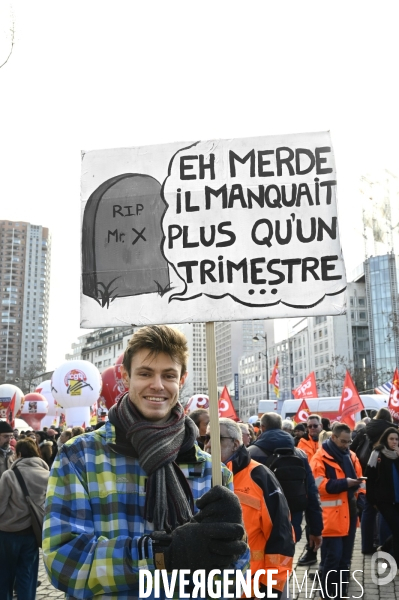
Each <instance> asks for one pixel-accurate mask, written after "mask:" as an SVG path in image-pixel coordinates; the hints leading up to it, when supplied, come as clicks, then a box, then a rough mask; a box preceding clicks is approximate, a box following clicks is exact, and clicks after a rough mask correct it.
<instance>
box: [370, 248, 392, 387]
mask: <svg viewBox="0 0 399 600" xmlns="http://www.w3.org/2000/svg"><path fill="white" fill-rule="evenodd" d="M398 268H399V257H398V256H395V254H393V253H390V254H385V255H382V256H373V257H370V258H368V259H367V260H366V261H365V277H366V294H367V309H368V314H369V330H370V355H371V366H372V369H373V371H375V372H378V371H379V370H387V371H389V372H391V373H392V374H393V372H394V370H395V367H396V366H397V365H398V364H399V335H398V330H397V327H396V326H395V323H396V319H397V315H398V312H399V298H398V293H399V289H398ZM374 384H375V385H376V384H377V383H376V382H374Z"/></svg>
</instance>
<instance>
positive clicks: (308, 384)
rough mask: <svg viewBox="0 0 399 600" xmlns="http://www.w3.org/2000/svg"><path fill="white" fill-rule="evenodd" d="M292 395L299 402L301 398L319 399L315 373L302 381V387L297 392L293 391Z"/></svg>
mask: <svg viewBox="0 0 399 600" xmlns="http://www.w3.org/2000/svg"><path fill="white" fill-rule="evenodd" d="M292 395H293V396H294V398H296V399H297V400H299V399H300V398H317V386H316V377H315V375H314V371H312V372H311V373H310V375H308V376H307V377H306V379H304V380H303V381H302V383H301V385H299V386H298V387H297V388H296V389H295V390H292Z"/></svg>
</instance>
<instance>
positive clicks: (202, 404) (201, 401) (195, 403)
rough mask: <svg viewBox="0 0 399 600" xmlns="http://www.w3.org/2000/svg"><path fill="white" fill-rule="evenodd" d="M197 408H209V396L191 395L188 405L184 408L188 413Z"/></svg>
mask: <svg viewBox="0 0 399 600" xmlns="http://www.w3.org/2000/svg"><path fill="white" fill-rule="evenodd" d="M197 408H206V409H208V408H209V396H206V395H205V394H196V395H195V396H191V398H190V400H189V401H188V402H187V405H186V407H185V409H184V411H185V413H186V414H187V415H189V414H190V412H193V410H197Z"/></svg>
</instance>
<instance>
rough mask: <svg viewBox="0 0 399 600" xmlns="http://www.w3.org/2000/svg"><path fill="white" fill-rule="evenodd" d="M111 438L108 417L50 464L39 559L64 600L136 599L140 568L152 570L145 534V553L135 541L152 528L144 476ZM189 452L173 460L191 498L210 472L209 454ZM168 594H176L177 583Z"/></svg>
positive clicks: (227, 480) (245, 562)
mask: <svg viewBox="0 0 399 600" xmlns="http://www.w3.org/2000/svg"><path fill="white" fill-rule="evenodd" d="M115 441H116V440H115V428H114V427H113V425H112V424H111V423H110V422H108V423H107V424H106V425H105V427H102V428H100V429H99V430H97V431H94V432H91V433H88V434H85V435H82V436H78V437H76V438H72V440H70V441H69V442H67V443H66V444H65V445H64V446H63V447H62V449H61V450H60V452H59V455H58V456H57V458H56V460H55V462H54V465H53V468H52V470H51V474H50V479H49V484H48V490H47V499H46V511H45V519H44V525H43V558H44V564H45V566H46V569H47V572H48V575H49V577H50V580H51V583H52V584H53V585H54V587H56V588H57V589H60V590H63V591H65V592H66V597H67V598H70V599H71V598H92V597H95V598H102V599H104V600H105V599H107V600H114V599H118V600H128V599H129V600H133V599H136V598H138V597H139V595H138V581H139V570H140V569H148V570H150V571H154V562H153V553H152V543H151V540H148V538H147V542H146V544H145V553H144V552H143V550H144V547H143V546H144V545H143V544H142V542H140V538H141V536H143V535H145V534H150V533H151V532H152V531H153V525H152V523H149V522H147V521H145V519H144V516H143V515H144V504H145V484H146V479H147V475H146V473H145V471H143V469H142V468H141V466H140V464H139V462H138V460H137V459H135V458H131V457H128V456H123V455H122V454H117V453H116V452H115V451H113V450H112V449H111V448H110V446H109V444H114V443H115ZM195 451H196V460H195V462H194V463H192V464H179V466H180V468H181V470H182V471H183V473H184V475H185V477H186V478H187V481H188V482H189V485H190V487H191V490H192V493H193V497H194V502H195V501H196V500H197V499H198V498H199V497H200V496H202V495H203V494H205V492H207V491H208V490H210V489H211V475H212V473H211V469H212V463H211V458H210V456H209V454H207V453H206V452H203V451H202V450H200V448H199V447H198V446H197V445H196V446H195ZM221 468H222V470H223V482H224V485H227V487H229V488H230V489H233V486H232V479H233V477H232V474H231V472H230V471H229V470H228V469H227V468H226V467H225V466H222V467H221ZM197 510H198V509H196V511H197ZM193 544H195V540H193ZM248 566H249V552H248V551H247V552H246V553H245V554H244V555H243V556H242V557H240V559H239V560H238V561H237V563H236V564H234V565H232V567H231V568H234V569H237V570H243V571H244V570H246V568H247V567H248ZM153 597H154V596H153V595H151V596H150V598H153ZM161 598H164V595H163V592H162V590H161ZM174 598H179V593H178V585H176V588H175V595H174Z"/></svg>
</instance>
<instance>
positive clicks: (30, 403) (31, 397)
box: [21, 392, 48, 431]
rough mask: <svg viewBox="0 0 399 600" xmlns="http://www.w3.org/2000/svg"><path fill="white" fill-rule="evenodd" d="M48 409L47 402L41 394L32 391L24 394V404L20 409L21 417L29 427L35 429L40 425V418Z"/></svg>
mask: <svg viewBox="0 0 399 600" xmlns="http://www.w3.org/2000/svg"><path fill="white" fill-rule="evenodd" d="M47 411H48V402H47V400H46V398H45V397H44V396H43V395H42V394H38V393H37V392H32V393H31V394H26V396H25V402H24V406H23V408H22V411H21V419H23V420H24V421H25V423H28V425H29V427H30V428H31V429H35V430H36V431H38V430H40V429H41V427H42V419H43V417H45V416H46V414H47Z"/></svg>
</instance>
